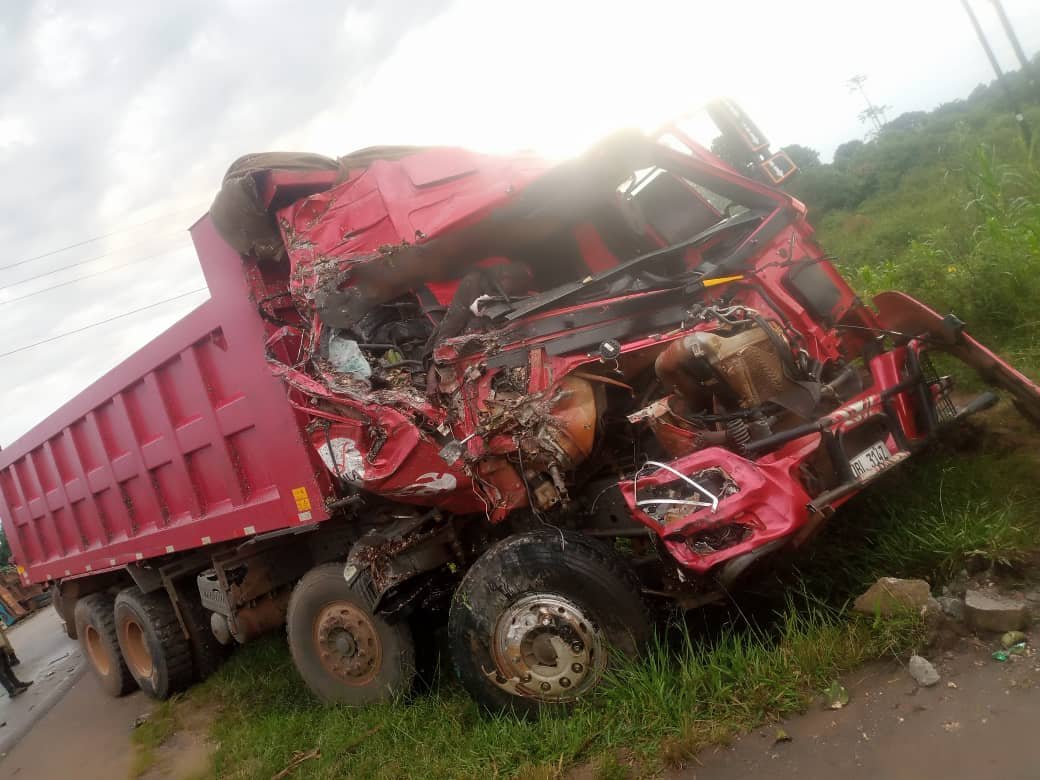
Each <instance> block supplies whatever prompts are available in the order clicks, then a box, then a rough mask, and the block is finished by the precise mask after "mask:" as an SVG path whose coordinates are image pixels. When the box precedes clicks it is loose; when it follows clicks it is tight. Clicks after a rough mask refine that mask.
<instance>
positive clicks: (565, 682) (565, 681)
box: [560, 677, 571, 688]
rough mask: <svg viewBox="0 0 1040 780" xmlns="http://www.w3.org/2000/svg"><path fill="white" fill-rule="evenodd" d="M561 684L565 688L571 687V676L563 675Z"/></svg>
mask: <svg viewBox="0 0 1040 780" xmlns="http://www.w3.org/2000/svg"><path fill="white" fill-rule="evenodd" d="M560 686H561V687H563V688H570V687H571V680H570V678H569V677H561V678H560Z"/></svg>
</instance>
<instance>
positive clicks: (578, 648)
mask: <svg viewBox="0 0 1040 780" xmlns="http://www.w3.org/2000/svg"><path fill="white" fill-rule="evenodd" d="M584 649H585V646H584V645H582V643H581V642H575V643H574V644H573V645H571V652H573V653H580V652H581V651H582V650H584Z"/></svg>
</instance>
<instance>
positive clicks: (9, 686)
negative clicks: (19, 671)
mask: <svg viewBox="0 0 1040 780" xmlns="http://www.w3.org/2000/svg"><path fill="white" fill-rule="evenodd" d="M17 663H18V656H16V655H15V654H14V648H13V647H11V640H10V639H8V638H7V629H6V628H4V626H3V625H2V624H0V685H3V686H4V689H5V690H6V691H7V695H8V696H10V697H11V698H12V699H13V698H14V697H15V696H21V695H22V694H23V693H25V691H26V690H27V689H28V688H29V686H30V685H32V682H22V681H21V680H19V679H18V678H17V677H15V676H14V670H13V669H12V668H11V667H12V666H15V665H16V664H17Z"/></svg>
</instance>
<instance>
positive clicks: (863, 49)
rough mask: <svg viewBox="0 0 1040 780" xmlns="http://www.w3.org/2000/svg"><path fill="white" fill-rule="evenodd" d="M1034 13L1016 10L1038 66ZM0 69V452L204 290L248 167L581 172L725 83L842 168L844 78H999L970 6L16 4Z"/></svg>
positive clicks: (887, 99)
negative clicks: (482, 161) (448, 164)
mask: <svg viewBox="0 0 1040 780" xmlns="http://www.w3.org/2000/svg"><path fill="white" fill-rule="evenodd" d="M972 2H973V5H974V6H975V7H976V11H977V13H978V15H979V18H980V21H981V22H982V24H983V27H984V28H985V30H986V31H987V33H988V34H989V37H990V39H991V41H992V42H993V44H994V48H995V49H996V52H997V56H998V58H999V60H1000V61H1001V63H1002V64H1003V65H1004V67H1005V68H1007V69H1012V68H1014V67H1015V65H1016V63H1015V60H1014V57H1013V53H1012V51H1011V48H1010V46H1009V45H1008V44H1007V42H1006V39H1005V37H1004V35H1003V33H1002V31H1001V29H1000V26H999V23H998V20H997V17H996V15H995V13H994V11H993V9H992V7H991V5H990V3H989V2H988V0H972ZM1036 2H1037V0H1004V7H1005V9H1006V11H1007V13H1008V15H1009V17H1010V18H1011V20H1012V22H1013V23H1014V24H1015V26H1016V29H1017V31H1018V34H1019V38H1020V39H1021V41H1022V44H1023V46H1024V48H1025V49H1026V50H1027V53H1029V54H1033V53H1034V52H1036V51H1037V49H1038V48H1040V14H1037V13H1036V12H1035V11H1036V8H1035V5H1036ZM0 73H3V74H4V79H3V80H2V82H0V175H2V186H0V446H7V445H9V444H11V443H12V442H13V441H14V440H16V439H17V438H18V437H19V436H20V435H22V434H23V433H25V432H26V431H28V430H29V429H30V428H31V427H32V426H33V425H35V424H36V423H38V422H39V421H40V420H42V419H43V418H45V417H46V416H47V415H48V414H50V413H51V412H53V411H54V410H55V409H57V408H58V407H59V406H60V405H61V404H62V403H64V402H66V401H67V400H69V399H70V398H72V397H73V396H75V395H76V393H78V392H79V391H81V390H82V389H83V388H85V387H86V386H87V385H89V384H90V383H91V382H93V381H94V380H95V379H97V378H98V377H99V376H101V375H102V374H103V373H104V372H105V371H107V370H109V369H110V368H112V367H113V366H115V365H117V364H118V363H119V362H121V361H122V360H124V359H125V358H126V357H128V356H129V355H130V354H132V353H133V352H134V351H135V350H137V349H139V348H140V347H142V346H143V345H144V344H146V343H147V342H148V341H149V340H150V339H151V338H153V337H154V336H155V335H156V334H158V333H160V332H162V331H163V330H164V329H165V328H166V327H168V326H169V325H170V324H172V323H173V322H175V321H176V320H177V319H179V318H180V317H182V316H183V315H184V314H186V313H187V312H189V311H191V310H192V309H193V308H194V307H195V306H197V305H199V304H200V303H201V302H202V301H204V300H205V299H206V297H207V293H206V292H205V290H204V287H205V282H204V281H203V278H202V273H201V271H200V269H199V266H198V261H197V260H196V258H195V255H194V251H193V250H192V248H191V245H190V242H189V239H188V234H187V228H188V227H189V226H190V225H191V223H193V222H194V221H195V220H196V219H197V218H198V217H200V216H201V215H203V214H204V213H205V211H206V208H207V207H208V204H209V203H210V202H211V201H212V198H213V195H214V194H215V192H216V190H217V189H218V187H219V185H220V180H221V177H222V176H223V173H224V171H225V170H226V168H227V166H228V165H229V164H230V162H231V161H232V160H234V159H235V158H236V157H238V156H240V155H242V154H245V153H248V152H259V151H270V150H298V151H312V152H319V153H322V154H327V155H330V156H336V155H341V154H344V153H346V152H349V151H351V150H353V149H357V148H362V147H365V146H371V145H376V144H394V143H408V144H452V145H459V146H468V147H471V148H475V149H478V150H480V151H487V152H509V151H514V150H518V149H533V150H535V151H538V152H540V153H542V154H544V155H547V156H550V157H554V158H564V157H567V156H569V155H573V154H576V153H578V152H580V151H581V150H582V149H583V148H585V147H586V146H588V145H589V144H590V143H592V142H593V141H595V140H596V139H597V138H599V137H601V136H603V135H605V134H607V133H609V132H611V131H613V130H616V129H619V128H621V127H638V128H642V129H644V130H647V131H650V130H652V129H653V128H655V127H656V126H658V125H659V124H661V123H662V122H664V121H665V120H667V119H669V118H672V117H675V116H679V115H681V114H684V113H687V112H689V111H691V110H694V109H696V108H697V107H698V106H699V105H700V104H702V103H703V102H704V101H706V100H708V99H710V98H712V97H716V96H719V95H727V96H729V97H732V98H734V99H736V100H737V102H739V103H740V104H741V105H742V106H743V107H744V109H745V110H746V111H747V112H748V113H749V114H750V115H751V116H752V117H753V118H754V119H755V120H756V122H757V123H758V125H759V126H760V127H761V128H762V129H763V130H764V131H765V133H766V134H767V135H768V136H769V138H770V140H771V141H772V142H773V147H774V148H778V147H780V146H782V145H785V144H788V143H800V144H804V145H807V146H810V147H813V148H815V149H817V150H818V151H820V152H821V154H822V155H823V157H824V159H828V158H829V156H830V155H831V154H832V153H833V150H834V148H835V147H836V146H837V145H838V144H840V143H842V142H844V141H846V140H849V139H851V138H859V137H863V135H864V134H865V132H866V129H865V128H864V127H863V125H862V124H861V123H860V122H859V120H858V119H857V114H858V113H859V112H860V111H861V110H862V108H863V105H862V101H861V98H859V97H858V96H856V95H853V94H850V93H849V91H848V88H847V87H846V85H845V82H846V81H847V80H848V78H849V77H851V76H853V75H856V74H865V75H866V76H867V77H868V81H867V83H866V88H867V90H868V93H869V94H870V96H871V98H872V99H873V100H874V101H875V102H876V103H879V104H884V105H887V106H889V107H890V109H889V117H890V118H894V117H895V116H897V115H898V114H900V113H902V112H904V111H910V110H919V109H931V108H934V107H935V106H937V105H939V104H941V103H943V102H947V101H949V100H953V99H956V98H959V97H965V96H966V95H967V94H968V93H969V92H970V91H971V90H972V89H973V88H974V87H975V86H976V85H977V84H978V83H980V82H988V81H990V80H991V79H992V78H993V74H992V71H991V69H990V66H989V63H988V62H987V60H986V58H985V55H984V53H983V52H982V50H981V48H980V47H979V45H978V43H977V41H976V39H975V36H974V32H973V31H972V29H971V26H970V24H969V22H968V20H967V17H966V15H965V14H964V12H963V10H962V8H961V7H960V3H959V1H958V0H898V1H896V0H874V2H871V3H863V2H858V0H857V1H855V2H854V1H853V0H788V2H787V3H784V4H777V3H775V2H767V1H766V0H761V1H760V0H744V2H740V3H719V2H713V3H702V2H692V1H690V0H685V1H676V2H655V1H654V0H640V2H632V1H631V0H629V1H628V2H624V3H614V2H611V1H610V0H573V2H567V1H566V0H554V2H543V1H542V0H527V1H526V2H523V3H516V2H498V0H428V1H426V0H411V1H409V0H382V1H381V2H374V1H371V2H370V1H368V0H364V1H360V2H354V1H353V0H346V1H345V2H344V0H309V2H306V3H285V2H284V0H277V1H275V0H270V1H267V0H178V2H176V3H133V4H131V3H126V2H124V0H89V1H88V0H80V1H77V0H63V1H62V2H47V1H45V0H4V1H3V2H2V3H0ZM72 245H75V246H72ZM70 246H71V247H72V248H69V249H65V247H70ZM55 250H61V251H55ZM41 255H45V256H43V257H40V256H41ZM48 288H50V289H48ZM182 294H183V295H182ZM175 296H181V297H177V298H176V299H175V300H172V301H169V302H166V303H159V302H162V301H166V300H167V299H169V298H173V297H175ZM155 303H159V305H157V306H154V307H151V308H147V309H144V310H143V311H140V312H139V313H136V314H133V315H130V316H126V317H119V318H118V319H115V320H113V321H112V322H110V323H108V324H104V325H100V326H97V327H91V328H88V329H86V330H83V331H82V332H80V333H76V334H74V335H68V336H65V335H63V334H66V333H68V332H69V331H74V330H78V329H80V328H83V327H85V326H88V325H93V324H94V323H97V322H100V321H102V320H106V319H109V318H112V317H118V316H119V315H122V314H126V313H128V312H131V311H135V310H137V309H141V308H143V307H146V306H151V304H155ZM50 339H53V340H50ZM41 341H47V343H44V344H40V345H39V346H31V347H30V345H33V344H36V343H37V342H41ZM23 347H30V348H27V349H23ZM9 352H10V353H13V354H5V353H9Z"/></svg>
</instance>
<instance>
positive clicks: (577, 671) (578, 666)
mask: <svg viewBox="0 0 1040 780" xmlns="http://www.w3.org/2000/svg"><path fill="white" fill-rule="evenodd" d="M584 669H585V667H584V666H582V665H581V664H571V671H572V672H574V673H575V674H581V673H582V670H584Z"/></svg>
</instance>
